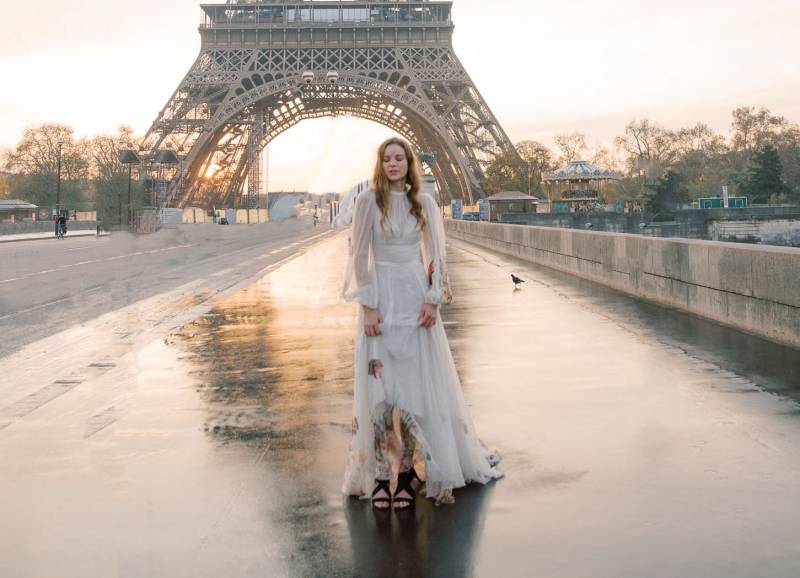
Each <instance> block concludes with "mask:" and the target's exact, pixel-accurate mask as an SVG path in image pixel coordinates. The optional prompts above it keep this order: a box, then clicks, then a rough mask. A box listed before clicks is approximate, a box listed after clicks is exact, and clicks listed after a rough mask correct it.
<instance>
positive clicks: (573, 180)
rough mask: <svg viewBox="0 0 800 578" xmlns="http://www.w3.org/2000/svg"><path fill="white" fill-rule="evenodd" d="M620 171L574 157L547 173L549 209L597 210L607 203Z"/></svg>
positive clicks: (563, 211) (561, 210) (545, 177)
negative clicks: (567, 162) (607, 194)
mask: <svg viewBox="0 0 800 578" xmlns="http://www.w3.org/2000/svg"><path fill="white" fill-rule="evenodd" d="M618 179H619V175H617V174H616V173H614V172H612V171H607V170H605V169H601V168H598V167H596V166H594V165H591V164H589V163H587V162H586V161H572V162H571V163H569V164H568V165H566V166H563V167H561V168H560V169H557V170H555V171H553V172H551V173H546V174H545V175H544V184H545V190H546V192H547V207H548V208H547V211H548V212H550V213H553V212H555V213H570V212H576V211H594V210H598V209H600V208H601V207H602V206H603V205H604V204H605V197H606V193H607V192H608V185H609V183H610V182H612V181H615V180H618Z"/></svg>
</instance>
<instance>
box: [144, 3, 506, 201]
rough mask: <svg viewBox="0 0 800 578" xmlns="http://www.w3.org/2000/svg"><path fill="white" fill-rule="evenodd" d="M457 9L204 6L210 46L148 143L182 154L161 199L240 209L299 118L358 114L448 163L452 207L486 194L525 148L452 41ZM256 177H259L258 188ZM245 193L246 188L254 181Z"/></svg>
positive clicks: (442, 182) (443, 171) (154, 151)
mask: <svg viewBox="0 0 800 578" xmlns="http://www.w3.org/2000/svg"><path fill="white" fill-rule="evenodd" d="M451 9H452V2H450V1H429V0H411V1H406V2H387V1H381V0H363V1H359V0H349V1H348V0H322V1H310V0H269V1H264V2H260V1H259V2H255V1H238V2H237V1H234V0H229V1H228V2H227V3H224V4H204V5H202V11H203V19H202V22H201V24H200V28H199V31H200V36H201V49H200V54H199V56H198V57H197V60H196V61H195V63H194V64H193V65H192V67H191V68H190V70H189V72H188V73H187V74H186V76H185V77H184V79H183V80H182V81H181V83H180V85H179V86H178V88H177V90H176V91H175V92H174V94H173V95H172V97H171V98H170V99H169V102H168V103H167V104H166V106H165V107H164V108H163V109H162V111H161V112H160V113H159V114H158V117H157V118H156V120H155V122H154V123H153V125H152V127H151V128H150V130H149V131H148V133H147V135H146V136H145V138H144V140H143V142H142V146H141V152H142V153H143V156H144V157H145V158H148V159H156V158H157V157H158V156H159V154H162V153H163V151H165V150H172V151H175V150H178V151H183V152H184V153H185V154H184V155H183V156H182V157H181V159H180V160H181V162H180V163H179V164H177V165H170V166H169V167H168V170H169V173H168V175H167V176H166V177H164V175H163V167H159V168H160V170H161V171H162V176H161V178H166V180H167V181H168V190H167V191H165V192H163V193H162V194H160V195H159V200H160V204H161V205H162V206H164V205H171V206H179V207H185V206H189V205H195V206H207V207H211V206H213V205H216V206H223V205H225V204H226V203H227V204H229V206H231V205H232V204H233V202H234V200H235V199H236V198H237V197H238V196H239V195H242V194H243V193H246V194H247V196H249V197H251V199H250V202H252V197H253V195H255V194H258V193H257V189H258V187H259V186H262V183H263V178H262V170H263V168H262V165H261V163H260V162H259V158H260V157H259V152H260V151H261V150H262V149H263V148H264V147H266V146H267V144H268V143H269V142H270V141H271V140H272V139H274V138H275V137H277V136H278V135H279V134H281V133H282V132H284V131H285V130H288V129H289V128H291V127H292V126H294V125H295V124H297V123H299V122H300V121H302V120H304V119H308V118H318V117H324V116H332V115H336V114H338V115H350V116H354V117H360V118H364V119H368V120H372V121H375V122H378V123H380V124H382V125H384V126H387V127H389V128H391V129H393V130H394V131H396V132H398V133H400V134H401V135H403V136H404V137H405V138H407V139H408V140H409V141H411V142H412V143H413V144H414V145H415V146H416V148H417V149H418V150H420V151H425V152H428V153H430V155H428V157H427V158H430V159H436V160H435V162H433V163H432V164H431V165H430V166H429V167H428V168H429V169H430V170H431V172H432V173H433V175H434V176H435V177H436V180H437V182H438V183H439V188H440V191H441V193H442V200H444V201H447V200H449V199H453V198H460V199H463V200H464V201H465V202H468V203H472V202H475V201H476V200H477V199H478V198H481V197H483V196H484V191H483V186H484V183H485V179H486V176H485V175H486V173H485V170H486V168H487V167H488V165H489V164H491V162H492V161H493V160H494V159H495V158H496V157H497V156H498V155H500V154H502V153H504V152H506V151H509V150H510V151H513V150H514V147H513V145H512V143H511V141H510V140H509V138H508V136H507V135H506V133H505V132H504V131H503V128H502V127H501V126H500V123H499V122H498V121H497V119H496V118H495V116H494V115H493V114H492V112H491V110H490V109H489V106H488V105H487V104H486V102H485V101H484V99H483V97H482V96H481V95H480V93H479V92H478V89H477V87H476V86H475V85H474V83H473V82H472V80H471V79H470V77H469V75H468V74H467V72H466V70H465V69H464V67H463V66H462V64H461V62H460V61H459V59H458V57H457V56H456V54H455V52H454V50H453V46H452V35H453V29H454V26H453V20H452V16H451ZM248 177H250V178H249V179H248ZM248 182H249V184H248V189H247V191H245V189H244V187H245V183H248Z"/></svg>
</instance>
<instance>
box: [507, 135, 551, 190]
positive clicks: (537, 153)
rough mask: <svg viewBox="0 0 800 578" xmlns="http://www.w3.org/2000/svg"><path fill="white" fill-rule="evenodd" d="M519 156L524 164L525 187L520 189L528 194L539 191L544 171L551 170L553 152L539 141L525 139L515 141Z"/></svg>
mask: <svg viewBox="0 0 800 578" xmlns="http://www.w3.org/2000/svg"><path fill="white" fill-rule="evenodd" d="M516 149H517V152H518V153H519V156H520V157H522V160H523V161H525V164H526V167H525V168H526V171H527V172H526V175H525V187H524V188H523V189H521V190H522V191H523V192H526V193H528V194H536V193H537V192H540V191H541V186H542V178H543V175H544V173H546V172H547V171H550V170H552V169H553V168H554V167H553V153H552V152H550V149H548V148H547V147H546V146H544V145H543V144H542V143H540V142H536V141H532V140H526V141H522V142H520V143H517V146H516Z"/></svg>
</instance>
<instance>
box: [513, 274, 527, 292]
mask: <svg viewBox="0 0 800 578" xmlns="http://www.w3.org/2000/svg"><path fill="white" fill-rule="evenodd" d="M511 280H512V281H513V282H514V289H519V284H520V283H525V281H524V280H523V279H520V278H519V277H517V276H516V275H514V274H513V273H512V274H511Z"/></svg>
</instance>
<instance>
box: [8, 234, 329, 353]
mask: <svg viewBox="0 0 800 578" xmlns="http://www.w3.org/2000/svg"><path fill="white" fill-rule="evenodd" d="M325 230H327V228H323V227H322V226H320V227H317V228H315V227H314V226H313V224H312V222H311V221H310V220H309V219H302V220H299V219H292V220H287V221H282V222H275V223H269V224H265V225H250V226H244V225H237V226H227V227H225V226H219V225H182V226H179V227H178V228H167V229H162V230H161V231H159V232H158V233H155V234H152V235H138V236H137V235H130V234H128V233H126V232H117V233H114V234H113V235H111V236H107V237H69V236H67V237H66V239H65V240H64V241H58V240H56V239H52V240H45V241H41V240H36V241H26V242H17V243H2V244H0V334H2V339H0V357H3V356H5V355H8V354H10V353H12V352H14V351H18V350H19V349H20V348H21V347H22V346H24V345H26V344H29V343H32V342H34V341H37V340H38V339H41V338H43V337H46V336H48V335H52V334H54V333H58V332H60V331H62V330H64V329H67V328H69V327H72V326H74V325H76V324H80V323H83V322H86V321H88V320H90V319H93V318H96V317H98V316H100V315H102V314H104V313H107V312H110V311H115V310H117V309H120V308H123V307H126V306H128V305H130V304H132V303H135V302H137V301H139V300H142V299H144V298H147V297H151V296H153V295H157V294H160V293H163V292H165V291H169V290H172V289H174V288H176V287H179V286H181V285H183V284H186V283H189V282H192V281H196V280H200V279H205V278H208V277H212V276H216V277H218V278H219V279H218V280H219V281H220V282H222V283H223V284H228V285H229V284H233V283H235V282H238V281H241V280H243V279H247V278H250V277H252V276H253V275H254V274H256V273H257V272H258V271H259V270H261V269H262V268H264V267H265V266H267V265H269V264H271V263H274V262H277V261H278V260H280V259H283V258H286V257H287V256H290V255H292V254H293V252H294V251H296V250H297V247H298V243H304V242H305V241H306V240H307V239H309V238H311V237H314V236H317V235H319V234H320V233H322V232H323V231H325Z"/></svg>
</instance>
